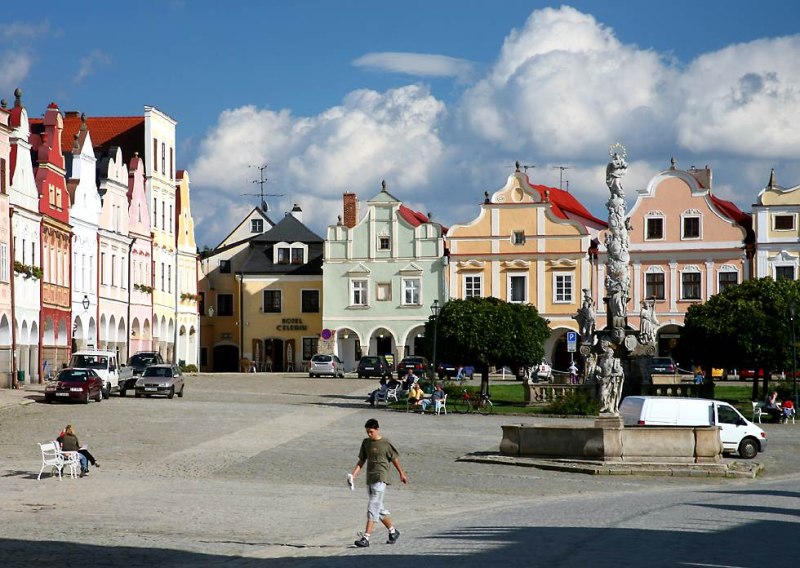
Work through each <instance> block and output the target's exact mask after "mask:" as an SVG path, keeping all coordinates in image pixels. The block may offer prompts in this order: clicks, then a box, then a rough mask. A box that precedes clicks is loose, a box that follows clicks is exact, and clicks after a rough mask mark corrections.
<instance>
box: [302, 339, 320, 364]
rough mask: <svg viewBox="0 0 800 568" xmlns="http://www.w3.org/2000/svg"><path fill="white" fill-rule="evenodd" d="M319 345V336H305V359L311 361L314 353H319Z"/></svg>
mask: <svg viewBox="0 0 800 568" xmlns="http://www.w3.org/2000/svg"><path fill="white" fill-rule="evenodd" d="M318 346H319V338H318V337H304V338H303V361H309V360H310V359H311V358H312V357H313V356H314V355H316V354H317V349H318Z"/></svg>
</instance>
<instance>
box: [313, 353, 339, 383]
mask: <svg viewBox="0 0 800 568" xmlns="http://www.w3.org/2000/svg"><path fill="white" fill-rule="evenodd" d="M323 375H330V376H331V377H333V378H336V377H342V378H344V363H343V362H342V360H341V359H339V357H337V356H336V355H333V354H330V355H328V354H323V353H317V354H316V355H314V356H313V357H312V358H311V366H310V367H309V369H308V376H309V377H312V378H313V377H321V376H323Z"/></svg>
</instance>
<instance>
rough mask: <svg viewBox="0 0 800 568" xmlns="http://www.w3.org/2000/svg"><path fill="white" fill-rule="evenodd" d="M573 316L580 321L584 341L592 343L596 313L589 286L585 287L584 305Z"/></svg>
mask: <svg viewBox="0 0 800 568" xmlns="http://www.w3.org/2000/svg"><path fill="white" fill-rule="evenodd" d="M572 318H573V319H574V320H575V321H576V322H578V326H580V330H579V333H580V334H581V342H582V343H592V335H593V334H594V326H595V323H594V322H595V314H594V300H593V299H592V296H591V290H589V288H584V289H583V305H582V306H581V307H580V308H579V309H578V313H577V315H574V316H572Z"/></svg>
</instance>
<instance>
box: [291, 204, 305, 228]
mask: <svg viewBox="0 0 800 568" xmlns="http://www.w3.org/2000/svg"><path fill="white" fill-rule="evenodd" d="M292 217H294V218H295V219H297V220H298V221H300V222H301V223H302V222H303V210H302V209H300V206H299V205H298V204H297V203H295V204H294V207H292Z"/></svg>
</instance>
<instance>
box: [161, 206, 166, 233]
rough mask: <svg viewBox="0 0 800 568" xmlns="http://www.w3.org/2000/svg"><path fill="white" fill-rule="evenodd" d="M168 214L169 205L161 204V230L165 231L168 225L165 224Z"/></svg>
mask: <svg viewBox="0 0 800 568" xmlns="http://www.w3.org/2000/svg"><path fill="white" fill-rule="evenodd" d="M166 212H167V203H166V202H165V201H162V202H161V230H162V231H164V230H165V229H166V226H167V224H166V223H165V222H164V219H165V218H166Z"/></svg>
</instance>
